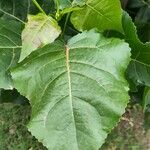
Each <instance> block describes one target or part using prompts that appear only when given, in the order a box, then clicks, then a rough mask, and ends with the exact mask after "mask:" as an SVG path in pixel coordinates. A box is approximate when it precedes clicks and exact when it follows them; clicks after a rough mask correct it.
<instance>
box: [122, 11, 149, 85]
mask: <svg viewBox="0 0 150 150" xmlns="http://www.w3.org/2000/svg"><path fill="white" fill-rule="evenodd" d="M123 29H124V33H125V39H126V41H127V42H128V43H129V45H130V47H131V49H132V61H131V63H130V65H129V67H128V71H127V74H128V78H129V79H130V80H132V81H133V82H134V83H135V84H137V85H138V84H144V85H147V86H150V43H142V42H141V41H140V40H139V38H138V35H137V31H136V27H135V25H134V23H133V22H132V19H131V18H130V16H129V15H128V14H127V13H125V12H124V14H123Z"/></svg>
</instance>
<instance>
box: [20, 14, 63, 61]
mask: <svg viewBox="0 0 150 150" xmlns="http://www.w3.org/2000/svg"><path fill="white" fill-rule="evenodd" d="M60 33H61V29H60V27H59V26H58V24H57V22H56V21H55V20H54V19H53V18H52V17H50V16H46V15H44V14H38V15H35V16H33V15H29V16H28V23H27V24H26V26H25V29H24V30H23V32H22V52H21V58H20V60H23V59H24V58H25V57H26V56H28V55H29V54H30V53H31V52H32V51H34V50H35V49H37V48H39V47H42V46H44V45H46V44H49V43H51V42H53V41H54V40H55V39H56V38H57V37H58V36H59V34H60Z"/></svg>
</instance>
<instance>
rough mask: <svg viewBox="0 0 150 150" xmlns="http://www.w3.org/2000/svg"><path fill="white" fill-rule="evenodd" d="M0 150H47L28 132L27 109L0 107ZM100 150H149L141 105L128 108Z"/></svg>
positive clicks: (24, 107) (7, 104)
mask: <svg viewBox="0 0 150 150" xmlns="http://www.w3.org/2000/svg"><path fill="white" fill-rule="evenodd" d="M0 110H1V111H0V150H47V149H46V148H45V147H43V146H42V144H41V143H39V142H38V141H37V140H36V139H35V138H34V137H33V136H32V135H31V134H30V133H29V132H28V131H27V128H26V126H25V125H26V124H27V123H28V121H29V118H30V107H29V106H28V105H26V106H22V105H16V104H9V103H6V104H0ZM101 150H150V129H149V128H147V127H146V124H145V121H144V114H143V112H142V108H141V106H139V105H134V106H132V107H131V106H129V107H128V108H127V110H126V113H125V115H123V117H122V119H121V121H120V123H119V125H118V126H117V127H116V128H115V129H114V130H113V131H112V132H111V133H110V135H109V136H108V138H107V139H106V143H105V144H104V145H103V147H102V148H101Z"/></svg>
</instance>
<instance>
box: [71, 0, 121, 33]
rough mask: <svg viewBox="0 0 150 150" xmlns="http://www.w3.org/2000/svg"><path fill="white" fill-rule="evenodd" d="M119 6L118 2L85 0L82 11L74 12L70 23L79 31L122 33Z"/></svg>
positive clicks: (115, 0) (116, 0)
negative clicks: (115, 31)
mask: <svg viewBox="0 0 150 150" xmlns="http://www.w3.org/2000/svg"><path fill="white" fill-rule="evenodd" d="M121 17H122V12H121V5H120V1H119V0H114V1H113V3H112V1H110V0H94V1H93V0H87V1H86V3H85V6H84V7H82V9H80V10H77V11H74V12H73V14H72V16H71V22H72V24H73V25H74V27H75V28H76V29H77V30H79V31H84V30H90V29H92V28H97V29H99V30H100V31H101V30H108V29H114V30H119V31H122V26H121ZM81 18H82V19H81Z"/></svg>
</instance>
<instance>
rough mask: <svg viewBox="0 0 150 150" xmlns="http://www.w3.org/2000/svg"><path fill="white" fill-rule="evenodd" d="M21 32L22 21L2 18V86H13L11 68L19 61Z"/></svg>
mask: <svg viewBox="0 0 150 150" xmlns="http://www.w3.org/2000/svg"><path fill="white" fill-rule="evenodd" d="M20 32H21V25H20V23H17V22H15V21H4V20H2V19H0V88H4V89H12V88H13V87H12V81H11V77H10V72H9V69H10V68H11V67H12V66H14V65H15V64H16V63H17V61H18V57H19V53H20V47H21V33H20Z"/></svg>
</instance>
